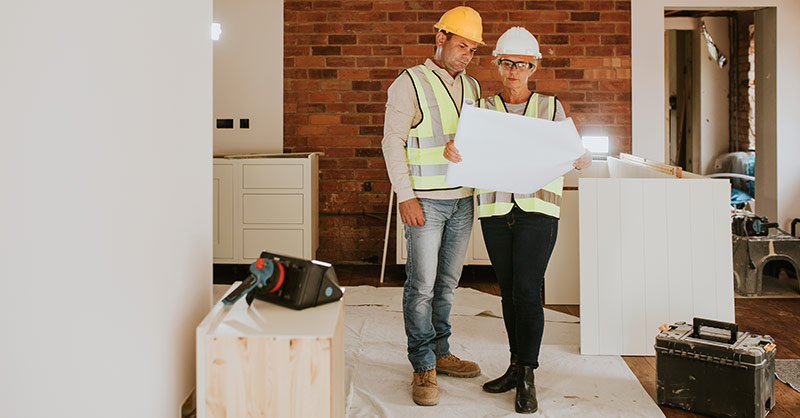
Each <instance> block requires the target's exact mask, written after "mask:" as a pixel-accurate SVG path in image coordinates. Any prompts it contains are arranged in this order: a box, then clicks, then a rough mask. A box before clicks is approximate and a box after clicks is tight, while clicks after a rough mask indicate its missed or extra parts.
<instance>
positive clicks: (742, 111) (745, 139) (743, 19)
mask: <svg viewBox="0 0 800 418" xmlns="http://www.w3.org/2000/svg"><path fill="white" fill-rule="evenodd" d="M753 17H754V15H753V11H751V10H748V11H743V12H738V13H737V19H736V22H737V27H736V31H735V33H736V37H737V41H738V47H737V50H736V51H735V52H734V53H732V54H731V55H733V54H735V56H734V57H732V59H735V60H736V63H737V64H738V65H737V67H736V68H737V71H736V74H733V73H731V77H736V79H735V80H736V95H737V100H738V108H737V109H734V110H733V111H732V112H731V119H732V120H731V123H732V125H731V129H732V130H733V132H731V140H732V142H734V143H733V144H732V145H733V147H732V149H734V150H738V151H747V150H748V149H749V146H750V129H753V131H755V126H754V125H755V122H754V121H753V124H752V125H753V126H751V121H750V120H749V119H750V110H751V108H752V107H753V106H751V103H750V99H749V96H748V94H749V89H750V77H753V78H755V77H754V75H753V74H749V73H750V72H753V71H755V68H751V66H750V62H749V58H750V39H751V36H750V25H752V24H753ZM753 104H754V103H753Z"/></svg>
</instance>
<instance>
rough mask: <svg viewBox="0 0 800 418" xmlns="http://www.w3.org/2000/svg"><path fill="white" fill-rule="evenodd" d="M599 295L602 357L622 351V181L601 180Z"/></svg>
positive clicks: (598, 318)
mask: <svg viewBox="0 0 800 418" xmlns="http://www.w3.org/2000/svg"><path fill="white" fill-rule="evenodd" d="M597 198H598V205H597V219H598V223H597V235H598V236H599V238H600V245H599V246H598V248H597V266H598V268H597V285H598V289H597V295H598V303H599V304H600V305H599V306H600V310H599V311H598V317H597V323H598V333H599V334H598V345H599V347H600V354H612V353H618V352H621V351H622V325H621V324H622V262H621V250H622V249H621V241H620V240H621V235H620V227H621V223H622V221H623V220H622V218H621V217H620V182H619V181H618V180H615V179H602V180H598V181H597Z"/></svg>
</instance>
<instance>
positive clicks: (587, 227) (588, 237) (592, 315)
mask: <svg viewBox="0 0 800 418" xmlns="http://www.w3.org/2000/svg"><path fill="white" fill-rule="evenodd" d="M597 182H598V180H597V179H589V178H582V179H580V181H579V184H580V185H579V186H578V189H579V192H578V193H579V199H578V216H579V220H578V221H579V229H580V244H579V246H580V265H581V279H580V280H581V289H580V294H581V300H580V312H581V354H598V353H599V346H598V335H599V334H598V319H597V312H598V300H597V290H598V283H597V268H598V264H597V244H598V236H597V224H598V217H597V204H598V198H597Z"/></svg>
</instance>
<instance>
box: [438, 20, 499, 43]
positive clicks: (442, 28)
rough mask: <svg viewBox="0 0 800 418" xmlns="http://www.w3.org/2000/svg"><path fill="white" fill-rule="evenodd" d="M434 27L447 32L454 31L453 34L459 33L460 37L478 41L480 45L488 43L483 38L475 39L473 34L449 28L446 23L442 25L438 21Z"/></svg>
mask: <svg viewBox="0 0 800 418" xmlns="http://www.w3.org/2000/svg"><path fill="white" fill-rule="evenodd" d="M433 27H434V29H438V30H443V31H445V32H447V33H452V34H453V35H458V36H460V37H462V38H464V39H469V40H470V41H472V42H477V43H478V44H479V45H486V42H483V40H482V39H475V38H473V37H471V36H467V35H463V34H460V33H458V32H457V31H455V30H451V29H449V28H448V27H447V26H446V25H440V24H438V23H437V24H435V25H433Z"/></svg>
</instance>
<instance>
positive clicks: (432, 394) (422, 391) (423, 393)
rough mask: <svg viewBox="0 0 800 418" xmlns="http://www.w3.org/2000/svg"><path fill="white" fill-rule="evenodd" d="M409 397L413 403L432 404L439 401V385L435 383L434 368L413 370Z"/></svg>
mask: <svg viewBox="0 0 800 418" xmlns="http://www.w3.org/2000/svg"><path fill="white" fill-rule="evenodd" d="M412 385H413V386H412V389H411V397H412V398H413V399H414V403H416V404H417V405H422V406H433V405H436V404H437V403H439V385H437V384H436V369H430V370H423V371H421V372H414V383H412Z"/></svg>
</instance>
